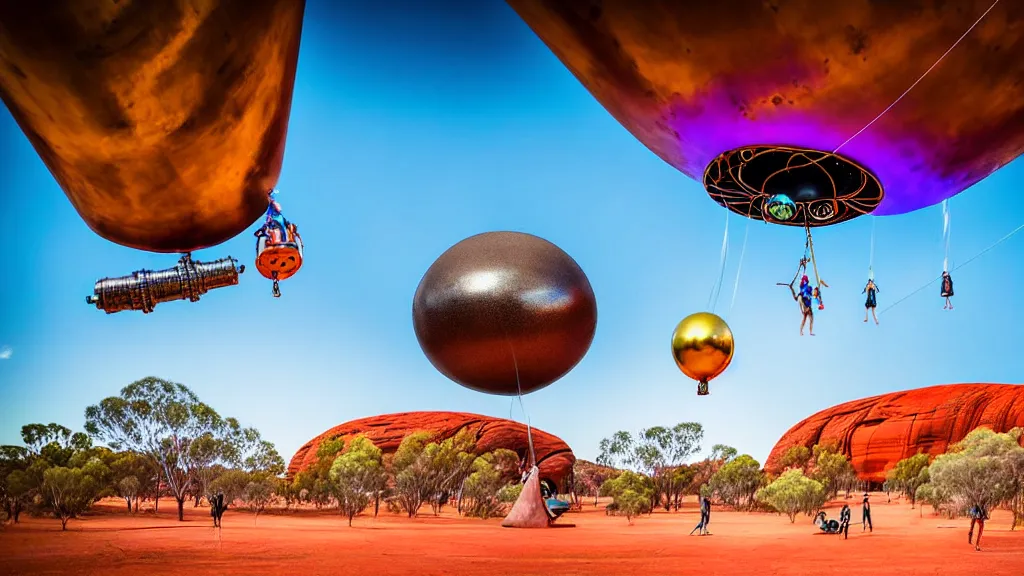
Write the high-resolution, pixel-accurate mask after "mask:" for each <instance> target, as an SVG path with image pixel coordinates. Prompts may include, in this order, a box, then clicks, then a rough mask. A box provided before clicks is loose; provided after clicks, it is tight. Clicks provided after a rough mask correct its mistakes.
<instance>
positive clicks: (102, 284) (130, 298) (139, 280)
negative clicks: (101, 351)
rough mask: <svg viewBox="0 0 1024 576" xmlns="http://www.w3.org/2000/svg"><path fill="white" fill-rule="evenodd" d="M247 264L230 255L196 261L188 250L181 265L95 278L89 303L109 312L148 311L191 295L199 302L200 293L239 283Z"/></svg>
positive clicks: (191, 297)
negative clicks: (239, 262) (212, 259)
mask: <svg viewBox="0 0 1024 576" xmlns="http://www.w3.org/2000/svg"><path fill="white" fill-rule="evenodd" d="M243 272H245V266H238V260H235V259H234V258H232V257H230V256H228V257H227V258H221V259H220V260H215V261H213V262H197V261H193V260H192V257H191V256H190V255H188V254H185V255H184V256H182V257H181V259H180V260H178V265H177V266H175V267H174V268H168V269H166V270H158V271H155V272H154V271H152V270H139V271H137V272H132V274H131V275H130V276H121V277H120V278H104V279H102V280H100V281H99V282H96V287H95V289H94V291H93V292H94V293H93V295H92V296H87V297H86V298H85V302H86V304H95V305H96V308H98V309H100V310H104V311H106V313H107V314H113V313H115V312H121V311H124V310H141V311H142V312H143V313H144V314H149V313H150V312H152V311H153V308H154V307H156V305H157V304H160V303H161V302H171V301H173V300H185V299H188V300H189V301H191V302H198V301H199V297H200V296H202V295H203V294H206V293H207V292H209V291H210V290H213V289H215V288H223V287H224V286H234V285H235V284H238V275H239V274H241V273H243Z"/></svg>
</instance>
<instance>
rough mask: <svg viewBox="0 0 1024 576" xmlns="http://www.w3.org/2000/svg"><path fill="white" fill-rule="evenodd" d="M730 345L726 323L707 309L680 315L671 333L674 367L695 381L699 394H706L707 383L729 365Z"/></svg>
mask: <svg viewBox="0 0 1024 576" xmlns="http://www.w3.org/2000/svg"><path fill="white" fill-rule="evenodd" d="M734 347H735V342H733V339H732V330H730V329H729V325H728V324H726V323H725V320H722V319H721V318H720V317H718V316H716V315H714V314H711V313H710V312H698V313H696V314H691V315H689V316H687V317H686V318H683V320H682V321H681V322H680V323H679V324H678V325H677V326H676V329H675V332H673V333H672V357H673V358H675V360H676V366H678V367H679V369H680V370H682V371H683V374H686V375H687V376H688V377H690V378H692V379H694V380H696V381H697V382H698V384H697V394H699V395H701V396H704V395H706V394H707V393H708V382H710V381H711V380H712V379H714V378H716V377H717V376H718V375H719V374H721V373H722V372H725V369H726V368H728V367H729V363H731V362H732V355H733V352H734Z"/></svg>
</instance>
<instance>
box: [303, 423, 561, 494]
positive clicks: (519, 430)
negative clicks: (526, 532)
mask: <svg viewBox="0 0 1024 576" xmlns="http://www.w3.org/2000/svg"><path fill="white" fill-rule="evenodd" d="M463 429H468V430H470V431H471V432H472V433H473V435H474V436H475V437H476V449H477V452H478V453H480V454H482V453H484V452H490V451H492V450H497V449H498V448H506V449H509V450H513V451H515V452H517V453H518V454H519V456H520V457H524V456H526V455H527V454H528V452H529V441H528V439H527V433H526V425H525V424H520V423H519V422H513V421H512V420H505V419H504V418H491V417H489V416H480V415H478V414H466V413H463V412H404V413H401V414H384V415H381V416H371V417H369V418H362V419H359V420H353V421H351V422H346V423H345V424H339V425H338V426H335V427H334V428H331V429H330V430H328V431H326V432H324V433H323V434H320V435H319V436H317V437H316V438H313V439H312V440H310V441H309V442H306V443H305V444H304V445H303V446H302V447H301V448H299V450H298V451H297V452H296V453H295V455H294V456H292V460H291V462H290V463H289V464H288V475H289V476H294V475H295V474H298V473H299V472H301V471H302V470H305V469H306V468H307V467H309V466H310V465H312V464H313V463H314V462H315V461H316V451H317V447H319V446H320V443H321V442H324V441H326V440H328V439H332V438H339V437H351V436H356V435H359V434H362V435H364V436H366V437H367V438H369V439H370V441H372V442H373V443H374V445H376V446H377V447H378V448H380V449H381V450H382V451H383V452H384V453H385V454H388V453H393V452H395V450H397V449H398V445H399V444H401V443H402V439H403V438H405V437H406V436H408V435H409V434H412V433H414V432H429V433H431V434H433V435H434V440H435V441H440V440H444V439H446V438H451V437H453V436H455V435H456V434H458V433H459V431H460V430H463ZM532 433H533V447H534V451H535V452H536V455H537V466H538V467H539V468H540V475H541V477H542V478H545V479H549V480H551V481H553V482H555V483H561V482H562V481H563V480H564V479H565V478H566V477H567V476H568V475H569V473H570V472H571V471H572V465H573V462H575V461H576V457H575V456H574V455H573V453H572V449H571V448H569V446H568V445H567V444H566V443H565V442H563V441H562V440H561V439H560V438H557V437H556V436H553V435H551V434H548V433H547V432H544V431H542V430H538V429H536V428H533V429H532Z"/></svg>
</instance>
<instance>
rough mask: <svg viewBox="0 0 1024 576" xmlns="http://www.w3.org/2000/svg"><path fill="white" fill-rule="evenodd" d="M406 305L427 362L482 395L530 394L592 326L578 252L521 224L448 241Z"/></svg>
mask: <svg viewBox="0 0 1024 576" xmlns="http://www.w3.org/2000/svg"><path fill="white" fill-rule="evenodd" d="M412 312H413V327H414V329H415V331H416V338H417V339H418V340H419V343H420V346H421V347H422V348H423V352H424V354H426V356H427V358H428V359H429V360H430V362H431V363H432V364H433V365H434V367H435V368H437V369H438V370H439V371H440V372H441V373H442V374H444V375H445V376H447V377H448V378H450V379H452V380H453V381H455V382H457V383H459V384H461V385H463V386H466V387H467V388H471V389H473V390H477V391H480V392H486V393H489V394H501V395H514V394H516V393H517V391H518V390H519V389H521V391H522V393H523V394H527V393H529V392H533V391H536V390H539V389H541V388H543V387H545V386H547V385H549V384H551V383H552V382H554V381H556V380H558V379H559V378H561V377H562V376H564V375H565V374H566V373H568V372H569V371H570V370H571V369H572V368H573V367H574V366H575V365H576V364H577V363H578V362H579V361H580V360H581V359H582V358H583V356H584V355H585V354H586V353H587V350H588V349H589V348H590V344H591V342H592V341H593V338H594V333H595V330H596V329H597V301H596V299H595V297H594V291H593V289H592V288H591V286H590V281H589V280H588V279H587V277H586V275H585V274H584V273H583V270H582V269H580V267H579V265H578V264H577V263H576V261H575V260H573V259H572V258H571V257H570V256H569V255H568V254H566V253H565V252H563V251H562V250H561V249H560V248H558V247H557V246H555V245H554V244H552V243H550V242H548V241H547V240H544V239H542V238H538V237H536V236H532V235H529V234H522V233H519V232H488V233H485V234H479V235H477V236H472V237H470V238H467V239H465V240H463V241H461V242H459V243H458V244H456V245H454V246H452V247H451V248H449V249H448V250H447V251H445V252H444V253H443V254H442V255H441V256H440V257H439V258H438V259H437V260H436V261H435V262H434V263H433V264H432V265H431V266H430V268H429V269H428V270H427V272H426V274H424V275H423V279H422V280H421V281H420V284H419V287H417V289H416V295H415V297H414V300H413V310H412ZM517 366H518V377H519V388H517V385H516V373H517Z"/></svg>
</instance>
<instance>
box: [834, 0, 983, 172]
mask: <svg viewBox="0 0 1024 576" xmlns="http://www.w3.org/2000/svg"><path fill="white" fill-rule="evenodd" d="M996 4H999V0H995V2H993V3H992V5H991V6H989V7H988V10H985V12H984V13H983V14H982V15H981V16H979V17H978V19H977V20H975V21H974V24H971V27H970V28H968V29H967V31H966V32H964V33H963V35H961V36H960V38H957V41H956V42H954V43H953V45H952V46H950V47H949V49H948V50H946V51H945V52H943V54H942V56H939V59H938V60H936V61H935V63H934V64H932V65H931V67H929V68H928V69H927V70H925V71H924V74H921V76H920V77H919V78H918V79H917V80H916V81H914V83H913V84H911V85H910V88H907V89H906V90H905V91H904V92H903V94H900V96H899V98H897V99H896V100H894V101H893V103H892V104H889V107H888V108H886V109H885V110H882V111H881V112H880V113H879V114H878V116H875V117H874V119H873V120H871V122H868V123H867V124H865V125H864V127H863V128H861V129H860V130H858V131H857V133H856V134H854V135H853V136H850V137H849V138H847V139H846V141H845V142H843V143H842V144H840V145H839V146H836V149H835V150H833V151H832V153H833V154H835V153H836V152H839V149H840V148H842V147H843V146H846V145H847V144H849V143H850V140H853V139H854V138H856V137H857V136H860V134H861V132H863V131H865V130H867V129H868V128H870V127H871V125H872V124H874V123H875V122H877V121H878V120H879V119H880V118H881V117H882V116H885V114H886V113H887V112H888V111H889V110H892V108H893V106H895V105H896V104H899V102H900V100H903V97H904V96H906V95H907V94H909V93H910V91H911V90H913V89H914V87H915V86H917V85H918V84H920V83H921V81H922V80H924V77H925V76H927V75H928V73H929V72H931V71H932V70H934V69H935V67H936V66H938V65H939V62H942V60H943V59H945V58H946V56H947V55H949V53H950V52H952V51H953V49H954V48H956V47H957V45H959V44H960V42H961V41H962V40H963V39H964V38H966V37H967V35H968V34H970V33H971V30H974V27H975V26H977V25H978V24H979V23H980V22H981V21H982V20H984V19H985V16H988V13H989V12H991V11H992V9H993V8H995V7H996Z"/></svg>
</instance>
